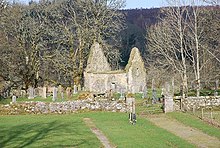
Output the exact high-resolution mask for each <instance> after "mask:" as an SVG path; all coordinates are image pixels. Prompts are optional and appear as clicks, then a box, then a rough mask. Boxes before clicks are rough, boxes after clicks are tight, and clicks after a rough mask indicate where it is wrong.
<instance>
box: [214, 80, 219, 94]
mask: <svg viewBox="0 0 220 148" xmlns="http://www.w3.org/2000/svg"><path fill="white" fill-rule="evenodd" d="M218 87H219V80H216V81H215V96H218Z"/></svg>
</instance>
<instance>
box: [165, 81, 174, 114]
mask: <svg viewBox="0 0 220 148" xmlns="http://www.w3.org/2000/svg"><path fill="white" fill-rule="evenodd" d="M173 105H174V102H173V95H172V90H171V88H170V85H169V83H166V84H165V88H164V112H165V113H168V112H173V111H174V107H173Z"/></svg>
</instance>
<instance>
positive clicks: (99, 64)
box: [84, 43, 146, 93]
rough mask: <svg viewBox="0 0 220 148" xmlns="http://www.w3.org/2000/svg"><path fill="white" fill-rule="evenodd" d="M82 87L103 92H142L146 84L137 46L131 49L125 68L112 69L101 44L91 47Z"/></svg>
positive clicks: (144, 71) (144, 70)
mask: <svg viewBox="0 0 220 148" xmlns="http://www.w3.org/2000/svg"><path fill="white" fill-rule="evenodd" d="M84 80H85V81H84V87H85V89H86V90H88V91H91V92H98V93H104V92H106V91H109V90H113V91H118V92H121V91H123V92H125V91H128V92H132V93H137V92H142V91H143V89H144V86H145V85H146V69H145V67H144V62H143V59H142V57H141V55H140V52H139V50H138V48H136V47H135V48H133V49H132V50H131V54H130V58H129V61H128V64H127V65H126V67H125V69H123V70H117V71H112V70H111V67H110V65H109V63H108V61H107V58H106V57H105V55H104V53H103V50H102V47H101V45H99V43H94V44H93V45H92V47H91V51H90V54H89V58H88V61H87V67H86V69H85V72H84Z"/></svg>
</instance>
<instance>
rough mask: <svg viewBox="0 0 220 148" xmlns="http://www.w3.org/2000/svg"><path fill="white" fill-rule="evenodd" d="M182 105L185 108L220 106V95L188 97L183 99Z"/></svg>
mask: <svg viewBox="0 0 220 148" xmlns="http://www.w3.org/2000/svg"><path fill="white" fill-rule="evenodd" d="M182 106H183V109H184V110H192V109H193V108H194V109H200V108H210V107H218V106H219V107H220V96H200V97H187V98H186V99H184V100H183V102H182Z"/></svg>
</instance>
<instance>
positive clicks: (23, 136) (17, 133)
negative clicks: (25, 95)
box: [0, 121, 90, 148]
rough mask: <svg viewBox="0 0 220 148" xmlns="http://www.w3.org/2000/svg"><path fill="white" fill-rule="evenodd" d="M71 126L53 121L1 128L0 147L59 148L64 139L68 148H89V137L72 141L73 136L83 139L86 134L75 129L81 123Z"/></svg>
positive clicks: (73, 123)
mask: <svg viewBox="0 0 220 148" xmlns="http://www.w3.org/2000/svg"><path fill="white" fill-rule="evenodd" d="M71 125H72V126H70V125H69V124H67V123H63V122H58V121H53V122H47V123H42V122H39V123H30V124H22V125H18V126H13V127H1V129H0V147H22V148H23V147H40V146H41V147H42V146H43V147H54V146H55V147H59V146H61V142H64V143H63V145H65V142H66V139H69V141H68V142H67V143H66V144H67V145H69V146H71V145H72V146H77V147H79V146H80V145H88V146H89V142H88V141H89V140H90V139H89V138H90V137H87V139H86V138H79V139H77V140H76V139H74V136H77V135H79V136H80V137H83V135H84V134H86V131H80V130H78V129H77V128H78V127H80V126H81V123H80V122H72V123H71ZM81 128H82V127H81ZM59 134H60V135H59ZM65 134H68V136H66V137H65V136H62V135H65ZM70 139H71V140H70ZM70 141H74V142H70ZM67 145H66V146H67Z"/></svg>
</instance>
